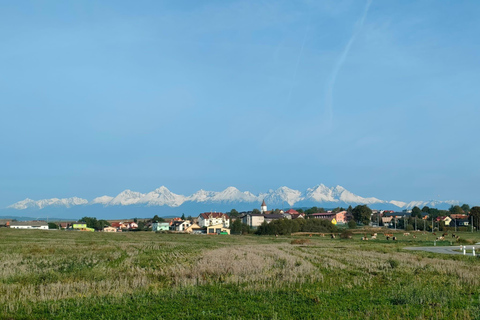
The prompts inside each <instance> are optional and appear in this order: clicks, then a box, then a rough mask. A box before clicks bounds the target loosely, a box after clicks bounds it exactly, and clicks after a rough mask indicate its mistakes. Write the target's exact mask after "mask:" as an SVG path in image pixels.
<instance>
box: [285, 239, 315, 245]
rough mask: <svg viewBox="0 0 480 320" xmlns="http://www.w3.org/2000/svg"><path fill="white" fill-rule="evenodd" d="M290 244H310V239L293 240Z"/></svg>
mask: <svg viewBox="0 0 480 320" xmlns="http://www.w3.org/2000/svg"><path fill="white" fill-rule="evenodd" d="M290 243H291V244H306V243H310V239H294V240H292V241H291V242H290Z"/></svg>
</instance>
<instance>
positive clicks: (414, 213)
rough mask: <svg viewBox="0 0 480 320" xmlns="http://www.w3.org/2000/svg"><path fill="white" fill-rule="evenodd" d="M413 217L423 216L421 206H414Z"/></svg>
mask: <svg viewBox="0 0 480 320" xmlns="http://www.w3.org/2000/svg"><path fill="white" fill-rule="evenodd" d="M411 216H412V218H420V219H421V218H422V210H420V208H419V207H417V206H415V207H413V208H412V214H411Z"/></svg>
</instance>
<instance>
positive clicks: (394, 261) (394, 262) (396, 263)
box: [387, 259, 400, 269]
mask: <svg viewBox="0 0 480 320" xmlns="http://www.w3.org/2000/svg"><path fill="white" fill-rule="evenodd" d="M387 262H388V263H389V264H390V267H391V268H392V269H395V268H396V267H398V266H399V265H400V262H398V260H395V259H388V260H387Z"/></svg>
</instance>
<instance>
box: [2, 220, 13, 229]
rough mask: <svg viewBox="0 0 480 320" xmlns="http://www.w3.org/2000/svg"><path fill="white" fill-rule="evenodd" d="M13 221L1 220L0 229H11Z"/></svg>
mask: <svg viewBox="0 0 480 320" xmlns="http://www.w3.org/2000/svg"><path fill="white" fill-rule="evenodd" d="M10 222H11V220H8V219H0V227H7V228H8V227H10Z"/></svg>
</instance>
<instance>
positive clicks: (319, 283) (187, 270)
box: [0, 229, 480, 319]
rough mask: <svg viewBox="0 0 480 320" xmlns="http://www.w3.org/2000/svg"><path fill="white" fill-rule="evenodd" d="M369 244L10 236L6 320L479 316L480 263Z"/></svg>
mask: <svg viewBox="0 0 480 320" xmlns="http://www.w3.org/2000/svg"><path fill="white" fill-rule="evenodd" d="M361 236H363V235H358V236H354V239H351V240H339V239H334V240H332V239H329V238H326V237H325V238H323V237H311V238H309V241H303V240H304V239H305V237H278V238H277V237H260V236H201V235H176V234H155V233H147V232H144V233H142V232H137V233H124V234H103V233H88V234H87V233H80V232H48V231H30V230H28V231H23V230H8V229H1V230H0V246H1V248H2V255H1V256H0V318H67V317H68V318H97V317H103V318H112V319H113V318H165V319H167V318H168V319H172V318H178V319H180V318H182V319H183V318H192V319H199V318H205V319H207V318H208V319H212V318H213V319H215V318H225V317H226V318H234V319H244V318H287V319H288V318H292V319H297V318H305V319H308V318H310V319H315V318H318V317H319V315H321V318H325V319H328V318H364V317H365V318H371V319H400V318H449V317H453V318H455V317H456V318H461V319H469V318H475V317H476V315H477V314H478V312H479V311H480V289H479V287H480V286H479V284H480V279H479V277H478V274H480V265H479V263H478V259H477V258H474V257H468V256H461V255H460V256H438V255H435V254H432V253H426V252H409V251H408V252H407V251H404V250H403V249H402V248H403V246H407V245H408V246H410V245H412V244H418V245H424V244H425V243H428V242H429V241H431V239H430V238H432V237H433V235H425V237H424V239H423V238H421V239H418V238H417V239H415V240H412V239H411V238H401V237H400V240H399V241H397V242H393V241H386V240H384V239H379V240H378V241H368V242H365V241H360V240H359V238H360V237H361ZM467 236H468V235H467ZM422 237H423V235H422ZM429 237H430V238H429ZM462 237H466V236H465V235H463V236H462ZM379 238H380V237H379ZM419 238H420V237H419ZM296 239H299V240H301V241H294V240H296ZM469 239H472V240H475V241H476V239H474V237H473V236H471V235H470V237H469ZM297 242H298V243H303V245H298V244H296V243H297Z"/></svg>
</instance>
